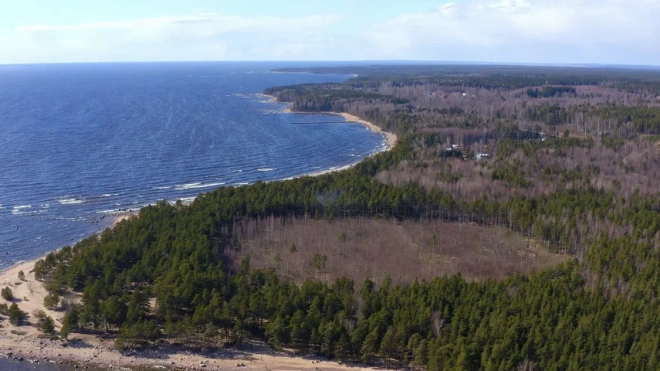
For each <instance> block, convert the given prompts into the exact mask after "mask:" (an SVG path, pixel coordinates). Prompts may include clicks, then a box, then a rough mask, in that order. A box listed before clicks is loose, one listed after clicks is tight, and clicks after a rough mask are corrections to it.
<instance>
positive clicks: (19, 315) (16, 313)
mask: <svg viewBox="0 0 660 371" xmlns="http://www.w3.org/2000/svg"><path fill="white" fill-rule="evenodd" d="M24 319H25V312H23V311H22V310H20V309H19V308H18V305H16V303H13V304H12V305H11V306H10V307H9V323H11V324H12V325H14V326H20V325H22V324H23V320H24Z"/></svg>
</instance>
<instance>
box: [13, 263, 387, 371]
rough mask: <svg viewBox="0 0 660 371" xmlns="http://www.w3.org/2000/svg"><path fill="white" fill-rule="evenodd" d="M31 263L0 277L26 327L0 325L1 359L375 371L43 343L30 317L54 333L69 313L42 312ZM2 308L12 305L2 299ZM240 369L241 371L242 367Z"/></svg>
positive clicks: (318, 362)
mask: <svg viewBox="0 0 660 371" xmlns="http://www.w3.org/2000/svg"><path fill="white" fill-rule="evenodd" d="M39 259H41V257H40V258H37V259H33V260H30V261H27V262H23V263H20V264H17V265H14V266H12V267H10V268H9V269H7V270H5V271H2V272H0V286H1V287H5V286H7V287H10V288H11V289H12V291H13V292H14V296H15V298H16V299H14V302H15V303H17V304H18V306H19V308H20V309H21V310H22V311H24V312H26V313H27V317H26V320H25V321H24V323H23V325H22V326H13V325H11V324H9V321H8V318H6V317H5V316H2V317H3V318H2V319H1V320H0V358H4V359H6V360H8V361H17V362H19V361H22V362H26V363H33V364H37V363H43V364H45V363H52V364H60V365H68V366H69V367H73V368H79V367H81V366H97V367H102V368H118V367H119V368H121V367H124V368H129V369H130V368H136V367H152V368H153V367H155V368H163V369H174V370H182V369H183V370H209V369H210V370H228V369H232V368H233V369H238V370H240V371H248V370H256V369H261V370H268V371H275V370H282V371H293V370H305V371H317V370H319V371H321V370H323V371H349V370H352V371H363V370H364V371H373V370H375V369H374V368H368V367H363V365H359V364H357V365H354V366H353V365H349V364H341V363H338V362H332V361H327V360H325V359H323V358H322V357H317V356H312V355H297V354H295V353H293V352H291V351H274V350H272V349H271V348H270V347H269V346H268V345H267V344H265V343H264V342H262V341H253V340H250V339H248V340H247V341H246V343H245V344H243V345H241V346H238V347H236V348H233V349H224V348H222V347H219V348H218V349H216V350H213V351H195V350H192V349H188V348H185V347H182V346H177V345H172V344H168V345H164V346H163V345H158V346H154V347H150V348H146V349H144V350H140V351H132V352H126V351H123V352H120V351H118V350H116V349H115V348H114V338H112V337H111V338H102V337H101V336H98V334H81V333H77V332H76V333H71V334H70V335H69V340H68V341H62V340H59V338H58V339H50V338H44V337H43V335H42V333H41V332H40V331H39V330H38V329H37V328H36V324H37V322H38V320H37V319H35V318H34V316H33V315H32V312H33V311H35V310H43V311H44V312H45V313H46V314H47V315H48V316H50V317H52V318H53V319H54V321H55V330H56V331H59V330H60V329H61V327H62V323H61V321H62V318H63V317H64V314H65V313H66V312H65V311H57V310H48V309H46V308H44V307H43V298H44V297H45V296H46V295H47V291H46V289H45V288H44V287H43V283H42V282H40V281H37V280H35V278H34V272H33V271H32V270H33V267H34V263H35V262H36V261H37V260H39ZM19 271H23V272H24V273H25V280H23V281H21V280H19V279H18V272H19ZM64 297H65V298H66V299H67V300H68V301H70V302H79V301H80V300H81V298H82V294H80V293H66V294H65V295H64ZM0 303H8V304H10V303H11V302H8V301H6V300H5V299H2V298H0ZM239 365H240V366H239Z"/></svg>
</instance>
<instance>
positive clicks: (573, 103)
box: [35, 65, 660, 371]
mask: <svg viewBox="0 0 660 371" xmlns="http://www.w3.org/2000/svg"><path fill="white" fill-rule="evenodd" d="M281 71H284V72H312V73H351V74H357V75H358V76H357V77H355V78H351V79H349V80H348V81H347V82H345V83H343V84H305V85H298V86H285V87H274V88H270V89H267V90H266V91H265V94H269V95H273V96H275V97H276V98H277V99H278V100H279V101H280V102H288V103H290V104H291V105H292V109H293V110H294V111H304V112H346V113H350V114H353V115H357V116H359V117H361V118H363V119H365V120H369V121H370V122H373V123H374V124H376V125H378V126H380V127H381V128H383V129H384V130H387V131H391V132H393V133H396V134H397V136H398V138H399V143H398V144H397V145H396V147H395V148H394V149H393V150H391V151H388V152H384V153H380V154H378V155H375V156H373V157H371V158H368V159H366V160H364V161H362V162H361V163H359V164H358V165H357V166H355V167H353V168H351V169H348V170H345V171H341V172H335V173H330V174H325V175H322V176H318V177H301V178H297V179H291V180H286V181H278V182H268V183H263V182H258V183H256V184H252V185H247V186H242V187H223V188H219V189H217V190H215V191H213V192H209V193H206V194H201V195H200V196H199V197H197V199H196V200H195V201H194V202H193V203H192V204H190V205H183V204H182V203H181V202H177V203H174V204H170V203H167V202H165V201H162V202H159V203H158V204H157V205H154V206H148V207H146V208H144V209H142V210H141V211H140V214H139V217H138V218H133V219H129V220H125V221H122V222H120V223H119V224H118V225H117V226H116V227H115V228H114V229H109V230H106V231H104V232H103V233H102V234H100V235H98V236H92V237H90V238H87V239H85V240H83V241H81V242H79V243H77V244H75V245H74V246H70V247H65V248H63V249H61V250H59V251H57V252H53V253H50V254H49V255H48V256H47V257H46V258H45V259H43V260H41V261H39V262H38V263H37V265H36V266H35V276H36V277H37V278H38V279H40V280H43V281H44V282H45V285H46V287H47V289H48V290H49V291H50V292H51V294H52V296H60V295H63V294H64V293H65V292H67V291H76V292H82V303H80V304H79V305H69V306H68V308H67V310H66V311H63V319H62V323H63V328H62V331H61V335H62V337H65V338H66V337H67V336H68V334H69V333H71V332H83V331H84V332H95V333H99V334H106V333H107V334H110V335H112V336H115V337H116V345H117V346H118V347H122V348H125V347H130V348H134V347H148V346H150V345H152V344H163V343H180V344H186V345H188V346H190V347H192V348H200V347H204V348H213V347H221V346H225V347H227V346H238V345H240V344H241V343H242V342H244V341H245V340H246V339H248V338H254V339H262V340H264V341H266V342H268V344H270V345H271V346H272V347H273V348H274V349H283V348H286V349H293V350H295V351H296V352H299V353H313V354H316V355H321V356H325V357H327V358H330V359H337V360H340V361H343V362H358V361H359V362H364V363H368V364H378V365H381V366H384V367H395V368H401V367H410V368H422V369H428V370H434V371H435V370H478V369H486V370H583V369H626V370H633V369H639V370H647V369H657V368H659V367H660V354H658V353H659V352H660V344H659V342H660V318H659V317H658V316H657V313H659V312H660V300H659V299H658V292H660V253H659V251H660V218H659V216H658V215H659V214H658V213H659V211H660V195H659V193H658V188H657V184H660V183H659V181H660V156H658V154H660V116H659V115H660V71H647V70H633V69H605V68H569V67H524V66H466V65H460V66H451V65H425V66H358V67H337V68H315V69H295V70H292V69H285V70H281ZM265 220H270V221H271V223H270V224H269V223H265V222H263V221H265ZM275 220H277V221H278V223H279V225H278V228H280V229H281V230H286V229H287V228H294V227H296V226H297V228H302V227H301V226H304V227H305V228H307V227H308V226H312V227H313V226H314V225H316V224H313V223H311V222H305V223H303V222H302V221H324V222H327V223H329V224H331V223H333V221H334V222H336V223H338V224H339V225H342V226H350V225H352V223H355V224H356V225H357V223H365V220H366V221H368V220H373V221H387V222H388V223H391V224H392V228H402V229H406V228H409V229H412V228H415V227H417V226H419V228H421V229H423V228H426V227H425V226H428V225H430V223H441V224H434V225H437V226H439V227H437V228H440V231H442V228H443V227H442V226H443V225H447V226H449V225H451V226H456V227H455V228H453V227H452V228H450V227H446V231H447V233H450V232H449V231H459V232H458V233H462V231H463V230H464V229H463V228H464V227H463V226H470V227H471V228H472V229H469V230H470V231H472V232H471V233H474V235H472V236H471V235H468V234H465V235H464V236H462V238H461V240H463V243H465V244H467V245H461V246H462V247H461V248H466V247H465V246H469V245H470V244H472V245H474V247H475V248H474V251H475V253H474V254H476V255H478V254H479V251H480V249H487V248H489V246H484V244H483V236H481V235H478V233H477V232H475V231H477V229H475V228H480V229H478V231H491V233H492V234H493V236H495V234H497V233H499V234H500V235H501V232H500V231H502V230H505V231H506V233H507V236H509V237H506V238H510V241H513V240H514V239H517V241H528V244H529V246H532V245H533V246H540V248H541V249H543V250H544V254H549V255H548V256H550V255H552V256H559V257H562V258H561V259H556V260H553V265H552V266H551V267H545V268H543V269H542V270H540V271H534V270H521V271H520V272H519V273H510V272H511V269H508V268H507V267H505V266H504V265H503V266H493V267H491V268H492V269H495V270H497V269H499V270H501V272H507V273H506V276H503V275H502V274H499V275H493V274H491V275H486V274H483V275H479V274H478V272H475V270H477V269H486V268H485V267H484V266H483V265H470V263H471V262H470V261H464V262H462V264H455V265H454V266H456V267H459V268H458V269H459V271H458V272H452V274H451V275H442V276H438V277H428V276H425V277H417V276H415V274H416V272H415V271H414V270H412V268H411V267H408V266H405V265H401V266H400V267H399V269H400V270H406V269H410V270H409V271H408V272H406V273H407V275H406V276H405V277H411V279H410V280H409V281H407V282H406V281H402V279H401V278H396V280H394V279H393V278H392V277H391V275H394V274H397V273H398V272H389V273H390V275H388V274H387V273H388V272H380V271H379V272H378V273H374V271H369V272H362V273H361V274H362V276H366V279H364V280H363V281H360V282H355V281H353V280H352V279H350V278H348V277H341V276H338V275H337V274H335V273H337V272H335V271H332V270H333V269H336V268H332V267H337V266H339V265H341V262H342V261H345V260H342V259H349V257H350V259H354V256H356V255H355V254H354V252H352V251H347V250H346V249H347V247H344V246H349V244H348V243H347V240H348V239H351V238H358V237H355V236H354V235H352V234H350V233H344V232H340V233H338V234H337V235H336V236H331V237H328V235H327V234H326V233H324V234H323V235H321V234H320V233H319V238H324V239H330V241H326V242H325V243H326V245H332V246H336V248H333V249H331V250H330V249H328V251H325V252H324V251H316V250H315V251H314V252H313V253H312V252H311V250H310V251H309V252H307V253H306V250H309V249H311V246H309V245H305V244H300V243H299V244H296V243H294V242H292V243H291V244H290V245H287V246H283V247H282V246H280V247H277V246H279V245H277V243H278V241H276V240H275V237H272V236H274V234H273V230H274V228H275V227H274V226H273V225H272V222H274V221H275ZM339 221H341V224H340V223H339ZM318 225H321V224H320V223H319V224H318ZM312 227H309V228H312ZM248 228H253V229H254V228H257V229H259V228H260V230H259V231H256V232H251V233H247V232H246V230H247V229H248ZM346 228H348V227H346ZM355 230H358V229H355ZM375 230H376V229H369V228H367V227H364V228H360V229H359V233H366V234H367V235H366V236H359V237H360V238H361V241H368V240H370V239H371V240H376V236H375V235H373V236H370V235H368V233H376V232H369V231H375ZM465 230H468V229H465ZM333 231H336V229H333ZM356 233H357V232H356ZM439 233H440V232H439ZM453 233H456V232H453ZM485 233H488V232H485ZM256 235H264V236H266V237H264V238H263V239H262V240H260V242H259V243H258V244H255V243H254V242H253V241H252V240H250V239H251V238H253V237H250V236H256ZM268 236H270V237H268ZM321 236H323V237H321ZM313 237H314V236H311V237H308V238H307V239H306V240H305V241H307V242H306V243H307V244H311V242H310V241H313ZM425 238H427V237H425ZM498 238H500V240H498V241H504V244H506V239H503V240H502V239H501V237H498ZM287 241H288V240H287ZM402 241H404V240H402ZM439 241H445V242H439ZM447 241H449V240H448V239H444V240H443V239H442V238H439V237H438V236H437V235H436V234H435V233H434V234H432V235H431V236H430V237H428V238H427V241H421V242H420V241H413V242H410V244H409V246H406V247H405V248H406V249H408V250H405V251H411V253H410V254H413V253H412V251H418V253H417V254H416V255H419V259H421V260H420V263H419V264H425V265H428V266H429V267H430V270H431V271H433V270H437V271H438V272H442V271H443V269H444V268H443V267H445V266H447V265H448V264H449V263H448V262H453V261H456V260H457V259H470V257H474V256H476V255H474V254H473V255H469V257H468V258H465V257H462V256H458V254H457V253H456V252H451V249H448V248H447V246H443V244H448V243H450V242H447ZM402 243H405V242H402ZM511 243H513V242H511ZM251 244H252V245H254V246H258V247H252V248H248V246H252V245H251ZM287 244H288V242H287ZM365 244H367V242H365ZM420 245H424V246H420ZM497 245H498V246H499V245H500V244H499V243H498V244H497ZM350 246H351V247H350V248H351V249H358V247H356V246H355V244H350ZM276 247H277V248H276ZM258 248H261V249H263V250H258ZM367 248H368V249H369V251H370V252H371V253H372V254H373V255H370V256H376V257H377V258H376V259H375V260H376V262H375V263H374V264H375V265H377V263H378V259H382V261H383V265H385V263H386V262H389V261H388V260H387V259H389V257H388V256H385V254H384V253H382V252H381V254H380V255H381V256H380V257H378V256H379V254H378V251H379V245H378V244H376V243H374V244H369V245H368V246H365V249H367ZM422 248H424V249H426V250H422ZM490 248H492V246H491V247H490ZM498 248H503V247H498ZM388 249H390V250H388V251H392V250H391V249H392V247H391V246H390V247H388ZM402 249H404V247H403V246H402ZM415 249H417V250H415ZM523 249H524V247H523ZM530 249H531V247H530ZM271 250H272V251H271ZM484 251H485V250H484ZM503 251H504V250H503ZM515 251H516V254H524V253H525V251H524V250H523V251H521V250H515ZM529 251H530V252H529V253H528V255H529V254H531V251H532V250H529ZM534 251H538V250H534ZM491 252H493V253H497V252H498V250H493V251H491ZM351 254H353V255H351ZM535 254H538V252H537V253H535ZM255 255H259V256H255ZM263 256H268V257H269V258H268V261H270V263H269V262H268V261H267V260H265V259H264V258H263ZM271 256H272V258H270V257H271ZM466 256H468V255H466ZM544 256H545V255H544ZM302 257H304V258H302ZM512 259H518V260H520V259H523V258H522V255H520V256H517V255H516V256H513V257H512ZM257 260H259V262H260V263H259V264H260V268H259V269H257V268H255V267H254V266H253V263H252V262H253V261H255V262H256V261H257ZM290 264H291V265H293V264H297V266H305V267H307V268H306V269H308V271H309V275H308V276H307V277H302V276H291V275H290V274H289V273H287V272H290V271H291V270H290V269H289V270H287V269H286V268H285V267H286V266H288V265H290ZM388 264H389V263H388ZM502 264H505V263H502ZM470 267H473V268H471V269H472V270H471V271H470V272H467V271H464V272H461V271H460V269H465V270H467V269H470ZM474 267H476V268H474ZM299 270H300V271H302V270H303V268H300V269H299ZM468 273H469V274H468ZM329 274H330V275H332V277H333V279H332V280H328V279H326V278H324V277H327V276H328V275H329ZM362 276H360V277H362ZM468 276H469V277H468ZM479 277H484V278H479ZM486 277H497V278H499V279H492V278H486Z"/></svg>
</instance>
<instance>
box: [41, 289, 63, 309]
mask: <svg viewBox="0 0 660 371" xmlns="http://www.w3.org/2000/svg"><path fill="white" fill-rule="evenodd" d="M59 306H60V296H59V295H57V294H56V293H54V292H51V293H48V295H46V297H45V298H44V307H46V308H47V309H50V310H56V309H57V308H58V307H59Z"/></svg>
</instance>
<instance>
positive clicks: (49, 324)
mask: <svg viewBox="0 0 660 371" xmlns="http://www.w3.org/2000/svg"><path fill="white" fill-rule="evenodd" d="M39 330H41V332H43V333H44V334H47V335H51V334H52V333H54V332H55V321H53V319H52V318H51V317H45V318H44V319H43V320H41V323H40V324H39Z"/></svg>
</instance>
